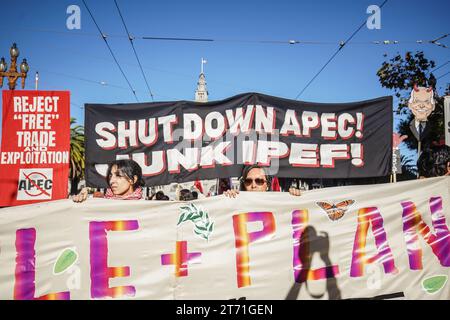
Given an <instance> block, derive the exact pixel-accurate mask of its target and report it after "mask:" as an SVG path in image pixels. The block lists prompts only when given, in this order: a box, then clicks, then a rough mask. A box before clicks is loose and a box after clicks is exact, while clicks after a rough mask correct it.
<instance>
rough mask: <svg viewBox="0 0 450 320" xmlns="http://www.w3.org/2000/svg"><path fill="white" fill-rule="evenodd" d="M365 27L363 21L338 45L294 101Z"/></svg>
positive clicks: (386, 0) (385, 0)
mask: <svg viewBox="0 0 450 320" xmlns="http://www.w3.org/2000/svg"><path fill="white" fill-rule="evenodd" d="M386 2H388V0H384V2H383V3H382V4H381V5H380V6H379V8H380V9H381V8H382V7H383V6H384V5H385V4H386ZM365 25H366V20H364V22H363V23H362V24H361V25H360V26H359V27H358V28H357V29H356V30H355V31H354V32H353V33H352V35H351V36H350V37H349V38H348V39H347V40H346V41H344V42H342V43H341V44H339V48H338V49H337V50H336V52H335V53H334V54H333V55H332V56H331V58H330V59H328V61H327V62H326V63H325V64H324V65H323V67H322V68H320V70H319V71H318V72H317V73H316V74H315V75H314V77H312V79H311V80H310V81H309V82H308V83H307V84H306V86H305V87H304V88H303V89H302V90H301V91H300V93H299V94H298V95H297V96H296V97H295V100H297V99H298V98H299V97H300V96H301V95H302V94H303V92H305V90H306V89H307V88H308V87H309V86H310V85H311V83H313V81H314V80H315V79H316V78H317V77H318V76H319V75H320V74H321V73H322V71H323V70H324V69H325V68H326V67H327V65H328V64H330V62H331V61H332V60H333V59H334V57H336V56H337V55H338V53H339V52H341V50H342V49H343V48H344V47H345V45H346V44H347V43H348V42H350V40H352V39H353V37H354V36H355V35H356V34H357V33H358V32H359V31H360V30H361V29H362V28H363V27H364V26H365Z"/></svg>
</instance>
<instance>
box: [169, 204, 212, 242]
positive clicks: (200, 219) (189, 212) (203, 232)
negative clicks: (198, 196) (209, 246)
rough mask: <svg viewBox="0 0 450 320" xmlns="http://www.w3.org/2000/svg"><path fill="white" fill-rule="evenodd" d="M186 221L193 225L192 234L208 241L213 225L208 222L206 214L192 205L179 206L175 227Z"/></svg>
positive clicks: (200, 208)
mask: <svg viewBox="0 0 450 320" xmlns="http://www.w3.org/2000/svg"><path fill="white" fill-rule="evenodd" d="M186 221H191V222H192V223H193V224H194V233H195V234H196V235H198V236H200V237H201V238H203V239H205V240H208V239H209V237H210V235H211V233H212V231H213V224H214V223H211V222H210V221H209V216H208V212H206V211H205V210H204V209H203V208H202V207H198V208H197V207H196V206H195V205H194V204H193V203H189V204H188V205H183V206H181V207H180V218H179V219H178V223H177V226H178V225H180V224H182V223H183V222H186Z"/></svg>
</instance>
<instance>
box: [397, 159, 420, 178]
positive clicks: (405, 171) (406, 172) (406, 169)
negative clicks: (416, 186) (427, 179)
mask: <svg viewBox="0 0 450 320" xmlns="http://www.w3.org/2000/svg"><path fill="white" fill-rule="evenodd" d="M400 161H401V164H402V173H401V174H399V175H398V176H397V180H398V181H405V180H414V179H417V165H416V164H415V163H414V160H413V159H412V158H411V157H410V156H404V155H401V156H400Z"/></svg>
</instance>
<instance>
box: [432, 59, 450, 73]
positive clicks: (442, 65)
mask: <svg viewBox="0 0 450 320" xmlns="http://www.w3.org/2000/svg"><path fill="white" fill-rule="evenodd" d="M449 63H450V60H449V61H447V62H445V63H443V64H441V65H440V66H438V67H436V68H434V69H433V70H431V71H430V73H431V72H435V71H436V70H439V69H440V68H442V67H444V66H446V65H447V64H449Z"/></svg>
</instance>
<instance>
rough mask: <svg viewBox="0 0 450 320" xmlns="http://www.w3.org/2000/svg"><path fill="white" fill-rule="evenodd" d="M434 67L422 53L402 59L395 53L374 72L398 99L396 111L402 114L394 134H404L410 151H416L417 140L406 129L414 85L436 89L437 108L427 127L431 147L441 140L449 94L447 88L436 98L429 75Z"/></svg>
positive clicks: (433, 79)
mask: <svg viewBox="0 0 450 320" xmlns="http://www.w3.org/2000/svg"><path fill="white" fill-rule="evenodd" d="M435 66H436V63H435V62H434V61H433V60H428V59H427V58H426V57H425V55H424V53H423V52H422V51H418V52H416V53H414V54H413V53H411V52H406V53H405V55H404V56H402V55H400V54H398V55H397V56H395V57H393V58H391V59H390V60H388V61H385V62H383V64H382V65H381V68H380V69H379V70H378V71H377V76H378V78H379V81H380V83H381V86H382V87H383V88H387V89H392V90H394V95H395V96H396V97H397V98H398V105H397V108H396V110H395V111H396V112H397V114H399V115H403V116H404V117H403V119H402V120H401V121H400V123H399V125H398V127H397V132H398V133H400V134H401V135H407V136H408V139H406V140H405V141H404V142H405V144H406V146H407V147H408V148H409V149H411V150H416V149H417V140H416V139H415V138H414V136H413V135H412V133H411V132H410V129H409V123H410V122H411V120H412V119H413V118H414V116H413V114H412V113H411V112H410V111H409V108H408V100H409V97H410V94H411V90H412V89H413V88H414V84H417V85H418V86H422V87H433V89H434V90H435V100H436V108H435V110H434V112H433V113H432V114H431V115H430V117H429V118H428V124H429V125H430V128H431V135H430V136H431V137H432V139H433V143H434V144H438V143H440V141H441V140H442V139H443V138H444V136H445V133H444V98H443V96H444V95H445V94H448V93H449V86H447V89H446V90H445V91H446V92H444V94H443V96H439V93H438V92H437V91H436V88H437V80H436V77H435V76H434V75H433V73H432V72H431V71H432V69H433V68H434V67H435Z"/></svg>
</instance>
